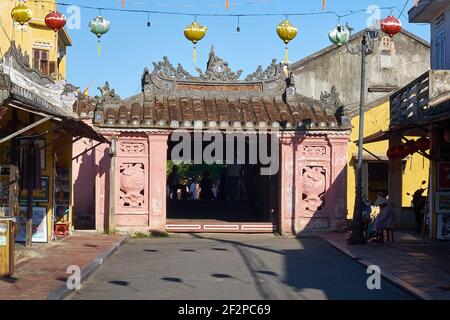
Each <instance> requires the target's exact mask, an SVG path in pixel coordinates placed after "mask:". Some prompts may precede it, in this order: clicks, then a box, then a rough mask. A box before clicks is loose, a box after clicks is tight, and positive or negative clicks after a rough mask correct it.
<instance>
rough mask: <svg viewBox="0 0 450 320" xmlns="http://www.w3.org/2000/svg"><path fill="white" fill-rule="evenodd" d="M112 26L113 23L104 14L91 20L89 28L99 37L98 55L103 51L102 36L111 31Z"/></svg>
mask: <svg viewBox="0 0 450 320" xmlns="http://www.w3.org/2000/svg"><path fill="white" fill-rule="evenodd" d="M110 27H111V23H110V22H109V21H108V20H106V19H105V18H103V17H102V16H97V17H95V18H94V19H92V20H91V21H90V22H89V30H90V31H91V32H92V33H93V34H95V35H96V36H97V38H98V48H97V51H98V55H100V51H101V49H100V47H101V45H100V38H101V37H102V35H104V34H105V33H107V32H108V31H109V28H110Z"/></svg>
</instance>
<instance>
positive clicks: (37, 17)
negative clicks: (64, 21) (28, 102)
mask: <svg viewBox="0 0 450 320" xmlns="http://www.w3.org/2000/svg"><path fill="white" fill-rule="evenodd" d="M18 3H19V1H17V0H1V1H0V56H3V55H4V54H5V52H6V51H7V50H8V49H9V47H10V43H11V41H15V43H16V45H17V46H20V47H21V48H22V52H25V53H26V54H27V55H28V56H29V59H30V66H32V67H33V68H34V69H38V70H40V71H41V72H42V73H43V74H44V75H51V76H53V77H54V78H55V79H58V80H59V79H65V78H66V60H67V57H66V48H67V47H68V46H71V45H72V42H71V40H70V37H69V35H68V33H67V31H66V30H65V29H61V30H60V31H59V32H58V33H57V34H55V32H54V31H53V30H50V29H49V28H47V26H46V25H45V22H44V19H45V16H46V15H47V14H48V13H49V12H51V11H53V10H55V0H50V1H45V2H42V1H38V0H27V1H26V2H25V4H26V6H28V7H29V8H30V9H31V10H32V12H33V18H32V19H31V20H30V21H29V22H28V23H27V24H25V27H24V30H23V31H22V30H21V29H22V28H21V26H20V25H18V24H16V23H14V21H13V19H12V18H11V10H12V9H13V8H14V7H15V6H16V5H17V4H18ZM56 43H58V46H56ZM58 74H59V76H58Z"/></svg>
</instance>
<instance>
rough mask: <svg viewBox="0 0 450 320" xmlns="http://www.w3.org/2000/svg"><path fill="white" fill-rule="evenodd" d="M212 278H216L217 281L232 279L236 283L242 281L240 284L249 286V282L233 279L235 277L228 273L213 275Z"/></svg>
mask: <svg viewBox="0 0 450 320" xmlns="http://www.w3.org/2000/svg"><path fill="white" fill-rule="evenodd" d="M211 276H212V277H214V278H217V279H231V280H236V281H240V282H243V283H246V284H248V282H247V281H244V280H242V279H239V278H235V277H233V276H231V275H229V274H226V273H213V274H212V275H211Z"/></svg>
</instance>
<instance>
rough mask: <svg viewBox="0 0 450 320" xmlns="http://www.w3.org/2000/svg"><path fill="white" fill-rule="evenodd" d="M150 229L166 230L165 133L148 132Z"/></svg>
mask: <svg viewBox="0 0 450 320" xmlns="http://www.w3.org/2000/svg"><path fill="white" fill-rule="evenodd" d="M147 136H148V144H149V169H150V171H149V181H150V190H149V191H150V192H149V193H150V194H149V199H150V201H149V202H150V207H149V221H150V223H149V227H150V230H151V231H162V232H163V231H166V199H167V198H166V193H167V191H166V181H167V140H168V137H169V135H168V134H167V133H151V134H148V135H147Z"/></svg>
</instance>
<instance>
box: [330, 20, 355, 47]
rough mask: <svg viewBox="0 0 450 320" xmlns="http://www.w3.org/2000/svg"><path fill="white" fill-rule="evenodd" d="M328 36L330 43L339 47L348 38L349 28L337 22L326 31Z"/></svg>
mask: <svg viewBox="0 0 450 320" xmlns="http://www.w3.org/2000/svg"><path fill="white" fill-rule="evenodd" d="M328 37H329V38H330V41H331V42H332V43H334V44H335V45H337V46H338V47H340V46H342V45H344V44H346V43H347V42H348V40H349V39H350V30H348V28H347V27H346V26H343V25H340V24H338V25H337V26H336V28H334V29H333V30H331V31H330V32H329V33H328Z"/></svg>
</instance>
